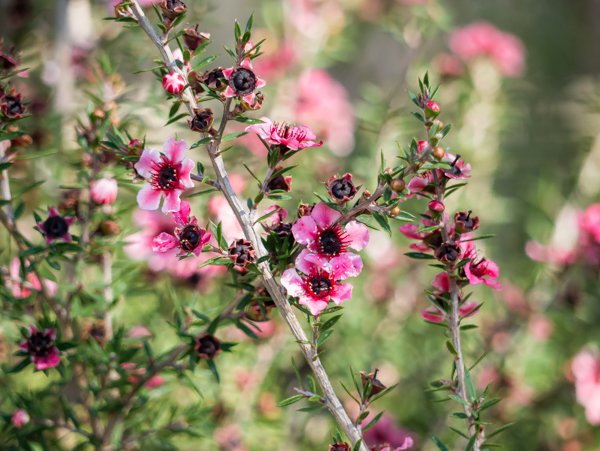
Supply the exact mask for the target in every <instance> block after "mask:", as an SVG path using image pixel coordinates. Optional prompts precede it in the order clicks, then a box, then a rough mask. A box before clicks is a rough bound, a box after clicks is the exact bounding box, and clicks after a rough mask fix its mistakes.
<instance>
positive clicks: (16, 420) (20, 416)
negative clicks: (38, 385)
mask: <svg viewBox="0 0 600 451" xmlns="http://www.w3.org/2000/svg"><path fill="white" fill-rule="evenodd" d="M10 422H11V423H12V424H13V426H14V427H16V428H17V429H21V428H22V427H23V426H25V425H26V424H27V423H29V414H28V413H27V412H26V411H25V410H23V409H18V410H15V413H13V414H12V417H11V418H10Z"/></svg>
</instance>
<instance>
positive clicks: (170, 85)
mask: <svg viewBox="0 0 600 451" xmlns="http://www.w3.org/2000/svg"><path fill="white" fill-rule="evenodd" d="M162 87H163V89H164V90H165V91H167V92H168V93H169V94H173V95H177V94H179V93H180V92H181V91H183V88H185V79H184V78H183V75H181V74H180V73H178V72H170V73H168V74H166V75H165V76H164V77H163V79H162Z"/></svg>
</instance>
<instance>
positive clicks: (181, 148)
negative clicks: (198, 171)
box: [163, 138, 188, 163]
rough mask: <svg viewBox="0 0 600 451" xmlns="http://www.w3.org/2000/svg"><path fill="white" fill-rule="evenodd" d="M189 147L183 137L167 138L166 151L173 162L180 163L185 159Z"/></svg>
mask: <svg viewBox="0 0 600 451" xmlns="http://www.w3.org/2000/svg"><path fill="white" fill-rule="evenodd" d="M187 149H188V147H187V144H186V143H185V141H184V140H183V139H180V140H179V141H177V140H176V139H175V138H169V139H167V142H165V147H164V149H163V150H164V153H165V155H166V156H167V158H168V159H169V160H170V161H171V163H179V162H180V161H181V160H183V156H184V155H185V151H186V150H187Z"/></svg>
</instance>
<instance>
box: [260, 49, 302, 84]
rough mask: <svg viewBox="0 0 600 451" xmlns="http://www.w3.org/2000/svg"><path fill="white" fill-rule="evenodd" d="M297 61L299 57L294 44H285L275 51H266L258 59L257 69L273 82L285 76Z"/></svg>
mask: <svg viewBox="0 0 600 451" xmlns="http://www.w3.org/2000/svg"><path fill="white" fill-rule="evenodd" d="M261 49H262V48H261ZM296 60H297V55H296V51H295V50H294V48H293V46H292V44H291V43H290V42H284V43H282V44H281V45H280V46H278V47H277V48H276V49H275V50H274V51H269V50H268V49H267V50H265V53H264V54H263V55H261V57H260V58H257V59H256V63H255V67H256V71H257V72H258V73H259V74H261V76H262V77H263V78H264V79H266V80H268V81H272V80H274V79H277V78H279V77H280V76H281V75H283V74H284V73H285V72H286V71H287V70H288V69H289V68H290V67H291V66H292V65H293V64H294V63H295V62H296Z"/></svg>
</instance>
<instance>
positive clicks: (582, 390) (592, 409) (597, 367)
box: [571, 350, 600, 425]
mask: <svg viewBox="0 0 600 451" xmlns="http://www.w3.org/2000/svg"><path fill="white" fill-rule="evenodd" d="M571 371H572V372H573V377H574V379H575V393H576V397H577V402H578V403H579V404H581V405H582V406H583V407H584V408H585V417H586V418H587V420H588V422H589V423H590V424H592V425H599V424H600V357H598V355H596V354H594V353H593V352H591V351H589V350H584V351H581V352H580V353H579V354H577V355H576V356H575V358H574V359H573V362H572V363H571Z"/></svg>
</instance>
